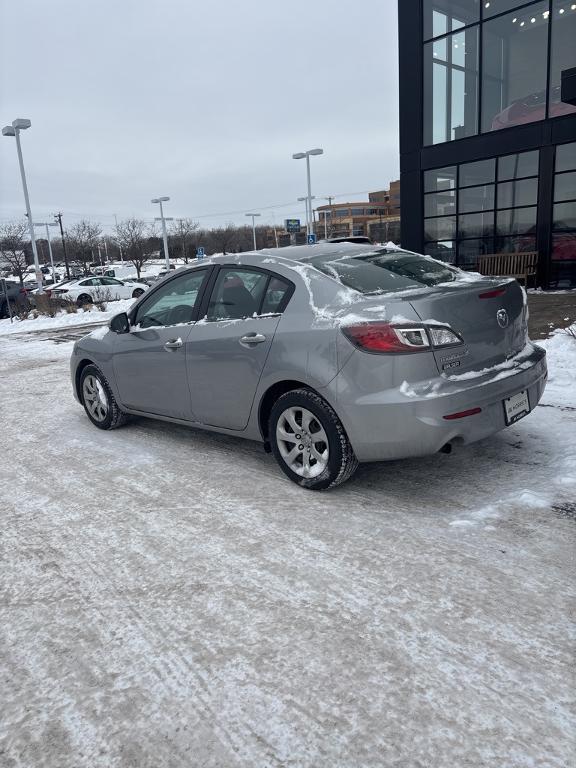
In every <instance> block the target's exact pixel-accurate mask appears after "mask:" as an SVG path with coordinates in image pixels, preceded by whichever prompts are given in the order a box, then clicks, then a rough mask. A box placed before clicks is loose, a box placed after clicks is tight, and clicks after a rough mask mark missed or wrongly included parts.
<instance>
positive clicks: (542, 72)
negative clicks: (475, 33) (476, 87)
mask: <svg viewBox="0 0 576 768" xmlns="http://www.w3.org/2000/svg"><path fill="white" fill-rule="evenodd" d="M547 11H548V2H538V3H533V4H532V5H529V6H526V7H523V8H521V9H519V10H517V11H513V12H512V13H508V14H505V15H503V16H498V17H497V18H494V19H490V20H489V21H486V22H484V24H483V25H482V26H483V30H482V34H483V44H482V61H483V72H482V132H488V131H495V130H499V129H501V128H508V127H509V126H511V125H522V124H524V123H531V122H534V121H535V120H543V119H544V118H545V117H546V79H547V64H548V18H549V15H548V13H547Z"/></svg>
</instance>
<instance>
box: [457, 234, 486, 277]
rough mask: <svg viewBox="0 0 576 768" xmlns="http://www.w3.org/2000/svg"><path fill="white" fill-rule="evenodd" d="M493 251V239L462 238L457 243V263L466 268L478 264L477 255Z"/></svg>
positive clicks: (484, 254)
mask: <svg viewBox="0 0 576 768" xmlns="http://www.w3.org/2000/svg"><path fill="white" fill-rule="evenodd" d="M490 253H494V240H493V239H492V238H491V237H483V238H479V239H478V240H462V241H461V242H460V244H459V245H458V265H459V266H461V267H466V268H468V269H470V268H474V267H476V266H477V265H478V257H479V256H486V255H488V254H490Z"/></svg>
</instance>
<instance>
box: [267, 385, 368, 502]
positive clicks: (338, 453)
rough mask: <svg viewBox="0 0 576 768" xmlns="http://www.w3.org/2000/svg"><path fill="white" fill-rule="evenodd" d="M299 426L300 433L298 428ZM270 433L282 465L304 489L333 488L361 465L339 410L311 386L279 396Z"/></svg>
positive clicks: (269, 424) (274, 407)
mask: <svg viewBox="0 0 576 768" xmlns="http://www.w3.org/2000/svg"><path fill="white" fill-rule="evenodd" d="M299 414H300V416H299ZM298 427H301V428H302V431H301V432H298V431H296V429H297V428H298ZM268 435H269V440H270V444H271V447H272V452H273V453H274V456H275V458H276V461H277V462H278V464H279V465H280V468H281V469H282V471H283V472H284V474H285V475H286V476H287V477H289V478H290V480H292V482H294V483H296V484H297V485H299V486H301V487H302V488H307V489H309V490H312V491H323V490H326V489H328V488H334V487H336V486H337V485H341V484H342V483H344V482H346V481H347V480H349V479H350V478H351V477H352V475H353V474H354V472H355V471H356V469H357V467H358V459H357V458H356V456H355V455H354V451H353V449H352V446H351V445H350V441H349V440H348V436H347V434H346V431H345V430H344V427H343V426H342V423H341V421H340V419H339V418H338V416H337V415H336V412H335V411H334V409H333V408H332V407H331V406H330V405H329V404H328V403H327V402H326V401H325V400H324V399H323V398H321V397H320V395H317V394H316V393H315V392H312V391H311V390H309V389H295V390H292V391H290V392H286V394H284V395H282V396H281V397H279V398H278V400H277V401H276V402H275V404H274V406H273V407H272V411H271V413H270V419H269V422H268ZM282 436H285V437H286V440H283V439H282Z"/></svg>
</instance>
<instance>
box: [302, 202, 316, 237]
mask: <svg viewBox="0 0 576 768" xmlns="http://www.w3.org/2000/svg"><path fill="white" fill-rule="evenodd" d="M312 200H316V197H315V195H312V197H311V198H310V199H308V197H299V198H298V202H299V203H306V234H309V231H310V228H309V223H308V222H309V221H310V219H311V218H312V217H311V215H310V210H311V209H312Z"/></svg>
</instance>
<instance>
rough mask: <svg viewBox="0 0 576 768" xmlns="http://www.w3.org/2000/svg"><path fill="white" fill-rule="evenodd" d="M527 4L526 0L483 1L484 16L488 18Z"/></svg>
mask: <svg viewBox="0 0 576 768" xmlns="http://www.w3.org/2000/svg"><path fill="white" fill-rule="evenodd" d="M525 4H526V0H485V1H484V2H483V3H482V17H483V18H484V19H488V18H490V16H496V15H497V14H499V13H504V12H505V11H511V10H512V9H513V8H518V6H519V5H525Z"/></svg>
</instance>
